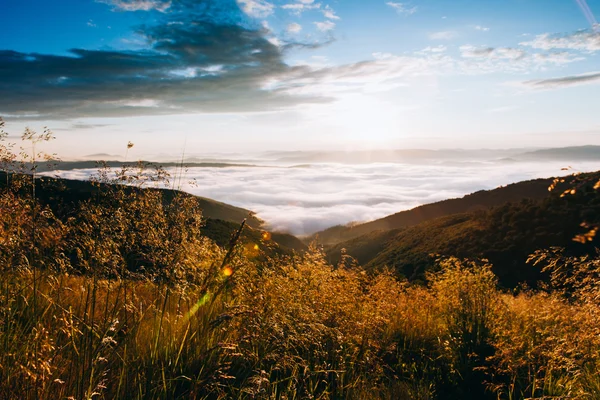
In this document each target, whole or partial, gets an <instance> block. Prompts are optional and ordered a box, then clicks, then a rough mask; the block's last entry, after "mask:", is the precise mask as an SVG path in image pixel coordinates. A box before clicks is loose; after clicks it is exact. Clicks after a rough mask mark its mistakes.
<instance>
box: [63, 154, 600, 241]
mask: <svg viewBox="0 0 600 400" xmlns="http://www.w3.org/2000/svg"><path fill="white" fill-rule="evenodd" d="M447 154H451V152H448V153H447ZM495 158H500V157H499V156H498V157H495ZM486 161H487V160H486ZM441 165H443V168H442V167H441ZM564 165H565V161H557V162H545V163H531V162H529V163H514V164H506V163H491V162H481V163H480V162H471V163H467V164H465V165H462V166H457V165H456V164H454V163H448V164H444V163H443V162H442V163H440V162H428V163H422V164H392V163H387V164H385V163H374V164H363V165H343V164H314V165H311V166H310V167H308V168H285V167H263V168H240V167H238V168H190V169H189V170H188V171H187V177H188V178H190V179H191V178H195V179H196V182H197V185H195V186H194V187H189V186H188V187H184V189H185V190H188V191H190V192H192V193H194V194H196V195H199V196H205V197H208V198H212V199H216V200H220V201H224V202H226V203H230V204H233V205H236V206H240V207H244V208H247V209H250V210H253V211H256V212H258V216H259V217H260V218H262V219H264V220H265V221H267V223H268V226H269V228H270V229H274V230H280V231H289V232H291V233H294V234H298V235H303V234H310V233H313V232H316V231H319V230H322V229H325V228H328V227H331V226H333V225H338V224H346V223H349V222H352V221H369V220H373V219H377V218H381V217H384V216H387V215H390V214H393V213H396V212H399V211H402V210H406V209H410V208H413V207H415V206H418V205H421V204H426V203H432V202H436V201H440V200H445V199H448V198H456V197H461V196H464V195H466V194H468V193H472V192H475V191H478V190H481V189H493V188H496V187H498V186H501V185H506V184H508V183H512V182H516V181H521V180H526V179H533V178H539V177H549V176H556V174H558V173H560V168H561V167H563V166H564ZM578 166H579V168H580V169H581V170H584V171H585V170H590V171H591V170H597V169H598V168H599V164H598V163H597V162H596V163H592V162H588V163H587V164H585V165H582V163H581V162H579V163H578ZM94 172H96V171H92V170H74V171H67V172H64V173H63V174H62V175H63V176H64V177H67V178H72V179H87V178H88V177H89V175H90V174H91V173H94Z"/></svg>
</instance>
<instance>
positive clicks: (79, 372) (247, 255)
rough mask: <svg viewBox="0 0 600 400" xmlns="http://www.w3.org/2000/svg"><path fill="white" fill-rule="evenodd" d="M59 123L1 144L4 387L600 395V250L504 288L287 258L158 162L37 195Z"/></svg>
mask: <svg viewBox="0 0 600 400" xmlns="http://www.w3.org/2000/svg"><path fill="white" fill-rule="evenodd" d="M51 137H52V135H51V133H50V132H44V133H43V134H37V133H35V132H32V131H26V132H25V134H24V135H23V139H24V143H25V144H26V146H25V147H23V148H21V149H18V148H15V147H11V146H10V145H5V144H4V142H0V163H1V165H0V166H1V167H2V168H1V169H3V170H4V171H9V172H10V173H7V174H5V178H6V182H3V185H2V187H1V192H0V210H1V214H0V215H1V217H0V218H1V223H0V269H1V274H0V349H1V350H0V398H6V399H13V398H22V399H132V398H134V399H226V398H227V399H229V398H232V399H598V398H600V376H599V373H598V371H599V367H600V285H599V283H600V262H599V261H598V259H597V258H596V257H591V256H586V255H584V256H571V255H568V254H565V253H563V252H562V251H561V250H560V249H540V251H538V252H537V253H535V254H532V256H531V263H532V264H533V265H535V266H536V267H537V268H540V270H542V271H543V272H544V274H545V276H546V277H547V279H546V280H545V281H544V282H541V283H540V284H539V285H537V286H536V287H535V288H531V287H526V286H523V285H521V286H517V287H513V288H506V287H500V285H499V284H498V278H497V277H496V276H495V275H494V273H493V272H492V269H491V266H490V265H489V263H488V262H486V261H485V260H459V259H457V258H454V257H447V256H438V257H437V263H436V265H437V266H436V268H435V269H434V270H432V271H429V272H427V274H426V279H425V280H424V281H419V282H411V281H407V280H405V279H402V278H400V277H398V276H397V275H395V274H394V273H393V272H392V271H386V270H365V269H363V268H361V266H360V265H358V263H357V262H356V260H354V259H353V258H352V257H350V256H348V255H345V256H343V257H341V259H340V260H339V262H338V263H336V264H334V265H333V264H330V263H328V262H327V261H326V257H325V253H324V251H323V249H322V248H321V247H320V246H319V245H318V244H317V243H314V244H313V245H311V246H310V248H309V250H308V251H305V252H296V253H293V254H291V255H289V254H288V255H285V254H281V255H277V254H273V253H271V252H268V251H267V250H268V249H269V247H270V246H271V241H272V237H271V234H270V233H269V232H263V234H262V237H261V238H260V239H259V240H256V241H255V242H253V243H244V242H243V241H242V240H241V236H242V233H243V231H244V229H246V227H245V224H244V223H241V224H240V226H239V228H238V229H237V230H236V231H234V232H233V234H232V235H231V239H230V241H229V243H228V244H227V245H225V246H218V245H217V244H216V243H215V242H214V241H212V240H210V239H208V238H207V237H206V236H205V235H203V233H202V231H203V229H204V225H203V215H202V210H201V208H200V207H199V206H198V202H197V201H196V200H195V198H194V197H192V196H186V195H183V194H181V195H180V196H174V197H172V198H169V199H166V198H165V196H164V192H162V191H158V190H149V189H146V188H147V187H152V185H154V184H155V183H156V182H162V183H164V182H165V180H168V179H173V178H172V177H169V176H168V174H165V173H164V171H163V170H161V169H160V168H158V169H156V170H153V171H152V170H149V169H148V168H147V166H142V167H140V168H139V169H137V168H130V167H129V168H123V169H120V170H117V171H115V170H112V169H102V168H100V170H99V172H98V174H97V176H96V177H95V178H94V179H95V182H96V183H97V184H110V185H109V186H105V187H104V189H103V190H102V191H98V192H96V194H95V195H94V196H91V197H90V198H88V199H86V200H83V201H79V202H77V203H76V205H73V204H61V203H60V202H58V203H56V204H52V205H50V204H45V203H44V202H41V201H40V199H39V198H38V196H37V195H36V189H38V185H40V184H41V183H40V182H38V181H37V180H36V179H37V178H36V170H35V165H36V163H39V162H43V161H42V160H44V159H54V157H47V156H46V155H44V154H42V153H39V152H36V149H37V148H36V146H37V145H39V144H41V143H43V142H44V141H45V140H49V139H51ZM32 165H33V169H32V167H31V166H32ZM123 184H127V185H128V186H125V185H123ZM592 184H593V183H592ZM596 186H598V185H596ZM131 187H134V188H135V190H126V189H125V188H131ZM597 189H598V188H595V190H597ZM595 232H596V231H595V230H594V228H593V227H590V230H589V232H588V235H589V236H588V237H579V238H578V240H584V241H585V240H587V239H588V238H589V239H590V240H591V239H592V238H593V237H594V235H595Z"/></svg>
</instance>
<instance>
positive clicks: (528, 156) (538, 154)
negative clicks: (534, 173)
mask: <svg viewBox="0 0 600 400" xmlns="http://www.w3.org/2000/svg"><path fill="white" fill-rule="evenodd" d="M514 158H515V159H516V160H518V161H540V160H544V161H545V160H556V161H570V162H572V161H573V160H578V161H598V160H600V146H576V147H561V148H556V149H542V150H536V151H530V152H526V153H522V154H518V155H516V156H514Z"/></svg>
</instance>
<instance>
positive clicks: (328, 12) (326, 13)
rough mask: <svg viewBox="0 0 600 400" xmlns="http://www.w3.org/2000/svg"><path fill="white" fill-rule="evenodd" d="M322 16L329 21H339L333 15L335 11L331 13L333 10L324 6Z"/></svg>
mask: <svg viewBox="0 0 600 400" xmlns="http://www.w3.org/2000/svg"><path fill="white" fill-rule="evenodd" d="M323 15H324V16H325V18H329V19H335V20H338V19H341V18H340V17H338V16H337V15H336V14H335V11H333V9H332V8H331V7H330V6H325V9H324V10H323Z"/></svg>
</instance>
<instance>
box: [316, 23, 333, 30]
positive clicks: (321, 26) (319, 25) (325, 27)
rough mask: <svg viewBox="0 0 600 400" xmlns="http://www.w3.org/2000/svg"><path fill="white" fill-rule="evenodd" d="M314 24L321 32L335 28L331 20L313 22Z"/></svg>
mask: <svg viewBox="0 0 600 400" xmlns="http://www.w3.org/2000/svg"><path fill="white" fill-rule="evenodd" d="M314 24H315V25H316V26H317V29H318V30H320V31H321V32H327V31H331V30H333V29H334V28H335V23H334V22H331V21H323V22H315V23H314Z"/></svg>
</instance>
